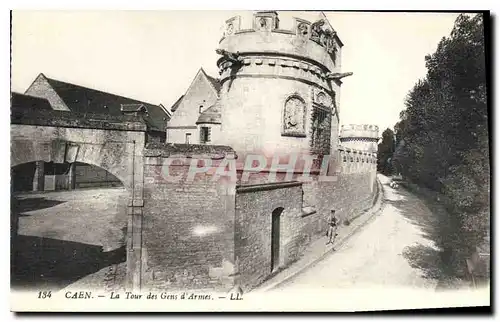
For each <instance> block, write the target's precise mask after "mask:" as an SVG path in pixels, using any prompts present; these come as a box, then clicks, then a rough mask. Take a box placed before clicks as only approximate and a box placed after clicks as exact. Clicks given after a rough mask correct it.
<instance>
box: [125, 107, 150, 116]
mask: <svg viewBox="0 0 500 322" xmlns="http://www.w3.org/2000/svg"><path fill="white" fill-rule="evenodd" d="M120 110H121V112H122V113H123V114H124V115H133V116H138V115H143V114H148V110H147V108H146V106H144V104H122V105H121V108H120Z"/></svg>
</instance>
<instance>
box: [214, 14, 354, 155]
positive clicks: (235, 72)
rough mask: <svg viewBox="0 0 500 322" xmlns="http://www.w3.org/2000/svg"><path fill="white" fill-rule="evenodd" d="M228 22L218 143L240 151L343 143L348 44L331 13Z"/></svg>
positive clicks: (326, 149)
mask: <svg viewBox="0 0 500 322" xmlns="http://www.w3.org/2000/svg"><path fill="white" fill-rule="evenodd" d="M252 19H253V21H252V28H250V29H242V28H241V22H242V21H241V17H240V16H236V17H233V18H231V19H228V20H227V21H226V22H225V31H224V34H223V37H222V39H221V40H220V43H219V48H218V49H217V53H218V54H219V55H221V57H220V58H219V60H218V61H217V66H218V67H219V73H220V82H221V86H222V87H221V91H220V104H221V133H220V136H219V139H218V140H217V141H216V142H214V144H226V145H230V146H232V147H233V148H234V149H235V150H236V151H237V152H238V151H241V152H254V153H264V154H273V153H312V154H331V155H334V154H335V153H336V151H337V142H338V123H339V113H338V107H339V92H340V85H341V84H342V82H341V78H343V77H345V76H349V75H351V74H352V73H344V74H343V73H341V72H340V67H341V48H342V46H343V44H342V42H341V41H340V39H339V37H338V35H337V34H336V32H335V31H334V30H333V28H332V27H331V26H330V24H329V22H328V21H327V19H326V17H325V18H324V19H319V20H318V21H314V22H310V21H306V20H303V19H300V18H294V19H293V23H294V25H293V28H292V29H290V30H285V29H280V24H279V18H278V14H277V13H276V12H275V11H259V12H256V13H254V14H253V17H252Z"/></svg>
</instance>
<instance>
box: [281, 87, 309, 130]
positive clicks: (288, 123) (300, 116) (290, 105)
mask: <svg viewBox="0 0 500 322" xmlns="http://www.w3.org/2000/svg"><path fill="white" fill-rule="evenodd" d="M305 116H306V103H305V102H304V100H303V99H302V98H301V97H300V96H298V95H292V96H290V97H288V98H287V99H286V101H285V107H284V109H283V135H290V136H305Z"/></svg>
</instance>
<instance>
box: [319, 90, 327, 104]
mask: <svg viewBox="0 0 500 322" xmlns="http://www.w3.org/2000/svg"><path fill="white" fill-rule="evenodd" d="M316 97H317V101H318V103H319V104H321V105H326V106H327V104H328V103H327V98H326V94H325V93H323V92H319V93H318V95H317V96H316Z"/></svg>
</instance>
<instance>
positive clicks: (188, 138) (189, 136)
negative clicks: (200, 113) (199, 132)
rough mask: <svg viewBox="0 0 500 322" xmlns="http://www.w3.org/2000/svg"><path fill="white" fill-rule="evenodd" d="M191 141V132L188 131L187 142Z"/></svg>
mask: <svg viewBox="0 0 500 322" xmlns="http://www.w3.org/2000/svg"><path fill="white" fill-rule="evenodd" d="M190 143H191V133H186V144H190Z"/></svg>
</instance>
